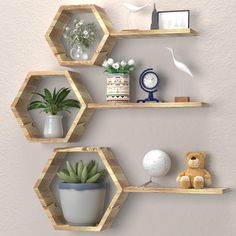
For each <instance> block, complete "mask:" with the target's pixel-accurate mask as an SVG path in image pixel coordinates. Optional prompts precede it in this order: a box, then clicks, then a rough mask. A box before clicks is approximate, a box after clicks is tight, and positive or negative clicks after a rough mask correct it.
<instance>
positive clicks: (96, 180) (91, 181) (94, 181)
mask: <svg viewBox="0 0 236 236" xmlns="http://www.w3.org/2000/svg"><path fill="white" fill-rule="evenodd" d="M104 173H105V170H103V171H100V172H98V173H97V174H95V175H94V176H92V177H90V178H89V179H88V180H87V182H86V183H96V182H98V181H99V179H101V177H102V176H103V175H104Z"/></svg>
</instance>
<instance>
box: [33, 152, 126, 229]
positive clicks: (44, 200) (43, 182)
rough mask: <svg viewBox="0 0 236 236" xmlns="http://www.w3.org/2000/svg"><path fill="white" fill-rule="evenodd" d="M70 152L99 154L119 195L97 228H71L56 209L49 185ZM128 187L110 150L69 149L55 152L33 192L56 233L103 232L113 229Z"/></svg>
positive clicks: (115, 196)
mask: <svg viewBox="0 0 236 236" xmlns="http://www.w3.org/2000/svg"><path fill="white" fill-rule="evenodd" d="M71 152H73V153H75V152H78V153H81V152H86V153H89V152H90V153H97V154H98V156H99V157H100V158H101V160H102V162H103V164H104V166H105V168H106V170H107V172H108V174H109V175H110V177H111V179H112V182H113V183H114V185H115V188H116V193H115V194H114V196H113V198H112V200H111V202H110V204H109V206H108V208H107V209H106V211H105V213H104V215H103V217H102V218H101V220H100V222H99V224H98V225H96V226H70V225H68V224H67V223H66V222H65V220H64V218H63V214H62V211H61V209H60V207H59V206H58V205H57V203H56V199H55V197H54V196H53V193H52V192H51V190H50V185H51V183H52V181H53V179H54V177H55V175H56V172H57V171H58V169H59V168H60V166H61V164H62V163H63V161H64V158H65V156H66V154H67V153H71ZM126 186H128V181H127V179H126V177H125V175H124V174H123V171H122V169H121V168H120V166H119V164H118V163H117V161H116V159H115V158H114V157H113V155H112V152H111V151H110V149H108V148H99V147H71V148H70V147H68V148H59V149H55V150H54V151H53V154H52V156H51V157H50V159H49V160H48V162H47V164H46V166H45V167H44V169H43V172H42V173H41V175H40V177H39V179H38V180H37V182H36V184H35V186H34V189H35V192H36V194H37V196H38V198H39V200H40V202H41V204H42V206H43V208H44V210H45V211H46V213H47V215H48V217H49V219H50V220H51V222H52V224H53V227H54V228H55V229H59V230H81V231H101V230H104V229H106V228H108V227H109V226H111V224H112V222H113V220H114V219H115V217H116V215H117V213H118V212H119V210H120V208H121V205H122V204H123V203H124V201H125V199H126V197H127V194H128V193H125V192H124V191H123V188H125V187H126Z"/></svg>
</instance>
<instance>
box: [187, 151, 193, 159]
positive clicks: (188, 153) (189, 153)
mask: <svg viewBox="0 0 236 236" xmlns="http://www.w3.org/2000/svg"><path fill="white" fill-rule="evenodd" d="M192 153H193V152H187V153H186V155H185V157H186V158H188V156H189V155H191V154H192Z"/></svg>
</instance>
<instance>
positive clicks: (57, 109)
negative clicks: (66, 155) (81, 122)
mask: <svg viewBox="0 0 236 236" xmlns="http://www.w3.org/2000/svg"><path fill="white" fill-rule="evenodd" d="M70 91H71V90H70V89H69V88H61V89H60V90H58V91H57V90H56V88H55V89H54V90H53V93H51V92H50V91H49V90H48V89H47V88H45V89H44V94H41V93H35V94H37V95H38V96H40V97H41V98H42V101H33V102H31V103H30V104H29V106H28V111H31V110H35V109H42V111H44V112H45V113H46V114H47V116H46V119H45V123H44V137H46V138H61V137H63V135H64V134H63V125H62V115H61V112H63V111H66V112H70V111H69V109H70V108H73V107H75V108H80V103H79V101H77V100H74V99H66V98H67V96H68V95H69V93H70Z"/></svg>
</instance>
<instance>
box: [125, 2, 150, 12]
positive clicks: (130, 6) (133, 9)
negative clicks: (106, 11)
mask: <svg viewBox="0 0 236 236" xmlns="http://www.w3.org/2000/svg"><path fill="white" fill-rule="evenodd" d="M122 4H123V6H124V7H126V8H127V9H128V10H129V11H130V12H138V11H141V10H143V9H144V8H146V7H148V6H150V4H145V5H143V6H140V7H139V6H136V5H133V4H131V3H126V2H123V3H122Z"/></svg>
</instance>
